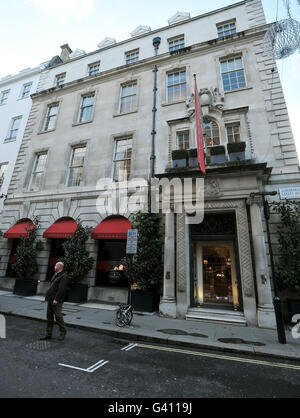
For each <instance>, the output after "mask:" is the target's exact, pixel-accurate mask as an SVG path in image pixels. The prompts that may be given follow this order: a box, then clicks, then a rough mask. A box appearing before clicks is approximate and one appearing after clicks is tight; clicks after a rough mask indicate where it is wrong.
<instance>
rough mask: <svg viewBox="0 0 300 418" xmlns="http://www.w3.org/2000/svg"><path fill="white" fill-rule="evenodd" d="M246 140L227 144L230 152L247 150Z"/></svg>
mask: <svg viewBox="0 0 300 418" xmlns="http://www.w3.org/2000/svg"><path fill="white" fill-rule="evenodd" d="M245 149H246V142H232V143H228V144H227V151H228V153H230V154H231V153H233V152H245Z"/></svg>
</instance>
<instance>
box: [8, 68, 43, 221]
mask: <svg viewBox="0 0 300 418" xmlns="http://www.w3.org/2000/svg"><path fill="white" fill-rule="evenodd" d="M40 72H41V68H40V67H37V68H27V69H26V70H23V71H20V72H19V73H18V74H16V75H14V76H7V77H4V78H2V79H1V80H0V195H2V198H1V199H0V214H1V211H2V208H3V201H4V198H5V196H6V194H7V190H8V186H9V183H10V180H11V177H12V174H13V169H14V165H15V162H16V159H17V155H18V152H19V148H20V145H21V141H22V138H23V134H24V130H25V127H26V124H27V120H28V116H29V113H30V109H31V98H30V95H31V94H32V93H35V91H36V88H37V84H38V80H39V76H40ZM0 216H1V215H0Z"/></svg>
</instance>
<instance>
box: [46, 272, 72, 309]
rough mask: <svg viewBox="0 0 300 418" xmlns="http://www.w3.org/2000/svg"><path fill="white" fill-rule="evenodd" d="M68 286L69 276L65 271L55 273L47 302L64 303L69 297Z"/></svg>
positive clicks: (47, 294)
mask: <svg viewBox="0 0 300 418" xmlns="http://www.w3.org/2000/svg"><path fill="white" fill-rule="evenodd" d="M68 284H69V281H68V276H67V275H66V273H65V272H64V271H61V272H59V273H55V274H54V276H53V277H52V279H51V282H50V287H49V289H48V291H47V293H46V297H45V300H46V301H49V300H50V301H52V300H56V301H57V302H58V303H63V302H64V301H65V299H66V296H67V291H68Z"/></svg>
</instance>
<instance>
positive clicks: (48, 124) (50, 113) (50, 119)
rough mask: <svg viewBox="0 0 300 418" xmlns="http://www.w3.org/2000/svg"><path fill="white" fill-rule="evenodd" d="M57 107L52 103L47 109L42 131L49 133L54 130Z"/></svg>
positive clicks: (56, 104)
mask: <svg viewBox="0 0 300 418" xmlns="http://www.w3.org/2000/svg"><path fill="white" fill-rule="evenodd" d="M58 106H59V105H58V103H52V104H50V105H49V106H48V107H47V112H46V116H45V120H44V124H43V131H51V130H52V129H54V128H55V125H56V119H57V112H58Z"/></svg>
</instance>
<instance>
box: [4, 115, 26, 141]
mask: <svg viewBox="0 0 300 418" xmlns="http://www.w3.org/2000/svg"><path fill="white" fill-rule="evenodd" d="M21 120H22V116H17V117H15V118H13V119H12V120H11V123H10V127H9V131H8V133H7V137H6V138H5V141H13V140H15V139H16V138H17V135H18V131H19V128H20V124H21Z"/></svg>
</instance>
